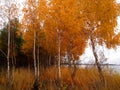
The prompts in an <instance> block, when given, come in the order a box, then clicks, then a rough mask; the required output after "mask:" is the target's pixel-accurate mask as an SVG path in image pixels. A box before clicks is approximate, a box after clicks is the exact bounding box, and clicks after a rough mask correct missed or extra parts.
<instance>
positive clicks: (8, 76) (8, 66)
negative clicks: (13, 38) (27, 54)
mask: <svg viewBox="0 0 120 90" xmlns="http://www.w3.org/2000/svg"><path fill="white" fill-rule="evenodd" d="M7 49H8V50H7V78H8V82H9V81H10V19H9V23H8V48H7Z"/></svg>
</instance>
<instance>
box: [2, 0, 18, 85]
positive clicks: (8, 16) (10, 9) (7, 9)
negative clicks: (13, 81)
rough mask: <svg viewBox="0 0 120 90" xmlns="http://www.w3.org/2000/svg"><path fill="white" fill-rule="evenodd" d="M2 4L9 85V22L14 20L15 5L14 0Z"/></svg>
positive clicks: (15, 14) (7, 0)
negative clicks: (5, 30)
mask: <svg viewBox="0 0 120 90" xmlns="http://www.w3.org/2000/svg"><path fill="white" fill-rule="evenodd" d="M3 3H4V4H3V5H1V17H2V18H3V19H4V21H5V22H8V50H7V77H8V82H9V83H10V52H11V50H10V44H11V42H10V40H11V33H10V31H11V28H10V27H11V26H10V25H11V23H10V21H11V20H12V19H13V18H16V17H17V16H18V15H17V11H18V9H17V5H16V1H15V0H6V1H4V2H3Z"/></svg>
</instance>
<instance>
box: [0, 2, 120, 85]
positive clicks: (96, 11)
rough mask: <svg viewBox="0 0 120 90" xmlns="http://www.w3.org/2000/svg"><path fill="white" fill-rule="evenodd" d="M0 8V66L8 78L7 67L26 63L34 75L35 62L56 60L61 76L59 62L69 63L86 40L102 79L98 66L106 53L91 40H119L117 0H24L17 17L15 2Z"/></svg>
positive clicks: (104, 43)
mask: <svg viewBox="0 0 120 90" xmlns="http://www.w3.org/2000/svg"><path fill="white" fill-rule="evenodd" d="M4 7H5V8H4ZM1 8H2V11H1V12H2V15H1V16H2V18H3V17H4V18H5V21H7V22H6V23H5V24H4V26H3V28H2V29H1V30H0V67H7V73H8V78H9V75H10V70H11V68H12V67H15V68H17V67H28V66H29V67H30V68H33V69H34V71H35V72H34V73H35V76H36V77H37V75H39V69H40V68H43V67H44V68H46V67H48V66H52V65H57V66H58V73H59V78H60V79H61V68H60V67H61V65H60V64H61V62H62V61H67V62H68V63H69V66H71V62H73V63H75V61H76V60H80V56H81V55H82V54H83V53H84V51H85V48H86V46H87V45H88V44H89V45H90V46H91V48H92V52H93V56H94V58H95V64H96V66H97V69H98V72H99V74H100V79H101V81H102V82H103V83H104V82H105V81H104V77H103V74H102V68H101V66H100V64H101V63H100V61H101V59H102V60H103V59H105V58H104V57H102V55H101V53H100V52H98V51H97V48H96V46H98V45H100V46H105V47H106V48H109V49H110V48H116V46H117V45H119V44H120V33H119V32H118V30H117V29H116V26H117V17H118V16H119V4H117V3H116V0H62V1H61V0H26V1H25V3H24V5H23V9H22V14H23V17H22V18H21V20H20V21H19V16H18V12H19V11H18V7H17V4H16V3H15V2H9V1H8V5H6V4H5V5H3V6H2V7H1ZM5 16H6V17H5ZM88 42H89V43H88ZM101 57H102V58H101Z"/></svg>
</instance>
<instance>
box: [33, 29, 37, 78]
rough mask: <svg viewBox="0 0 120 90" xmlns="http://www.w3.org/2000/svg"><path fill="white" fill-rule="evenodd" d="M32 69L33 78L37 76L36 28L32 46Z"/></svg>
mask: <svg viewBox="0 0 120 90" xmlns="http://www.w3.org/2000/svg"><path fill="white" fill-rule="evenodd" d="M33 58H34V70H35V73H34V74H35V78H36V77H37V64H36V30H34V46H33Z"/></svg>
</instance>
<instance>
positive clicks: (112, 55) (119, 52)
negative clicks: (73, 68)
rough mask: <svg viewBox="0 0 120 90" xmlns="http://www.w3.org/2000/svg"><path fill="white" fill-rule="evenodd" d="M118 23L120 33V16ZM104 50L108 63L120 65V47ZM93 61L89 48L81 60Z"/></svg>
mask: <svg viewBox="0 0 120 90" xmlns="http://www.w3.org/2000/svg"><path fill="white" fill-rule="evenodd" d="M0 1H1V2H0V3H4V2H5V1H4V0H0ZM23 1H25V0H18V2H17V3H20V4H19V5H21V6H22V4H23ZM116 1H117V3H120V0H116ZM20 14H22V13H20ZM21 16H22V15H20V17H21ZM117 21H118V25H117V29H118V30H119V31H120V16H119V17H118V19H117ZM102 50H104V52H105V56H106V58H108V61H107V62H108V63H115V64H120V46H118V48H117V49H116V50H113V49H110V50H108V49H106V48H104V47H103V48H102ZM84 59H85V60H84ZM91 59H93V55H92V51H91V49H90V48H89V47H88V48H86V50H85V54H83V55H82V56H81V60H82V61H83V62H86V61H90V60H91ZM93 62H94V61H93Z"/></svg>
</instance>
